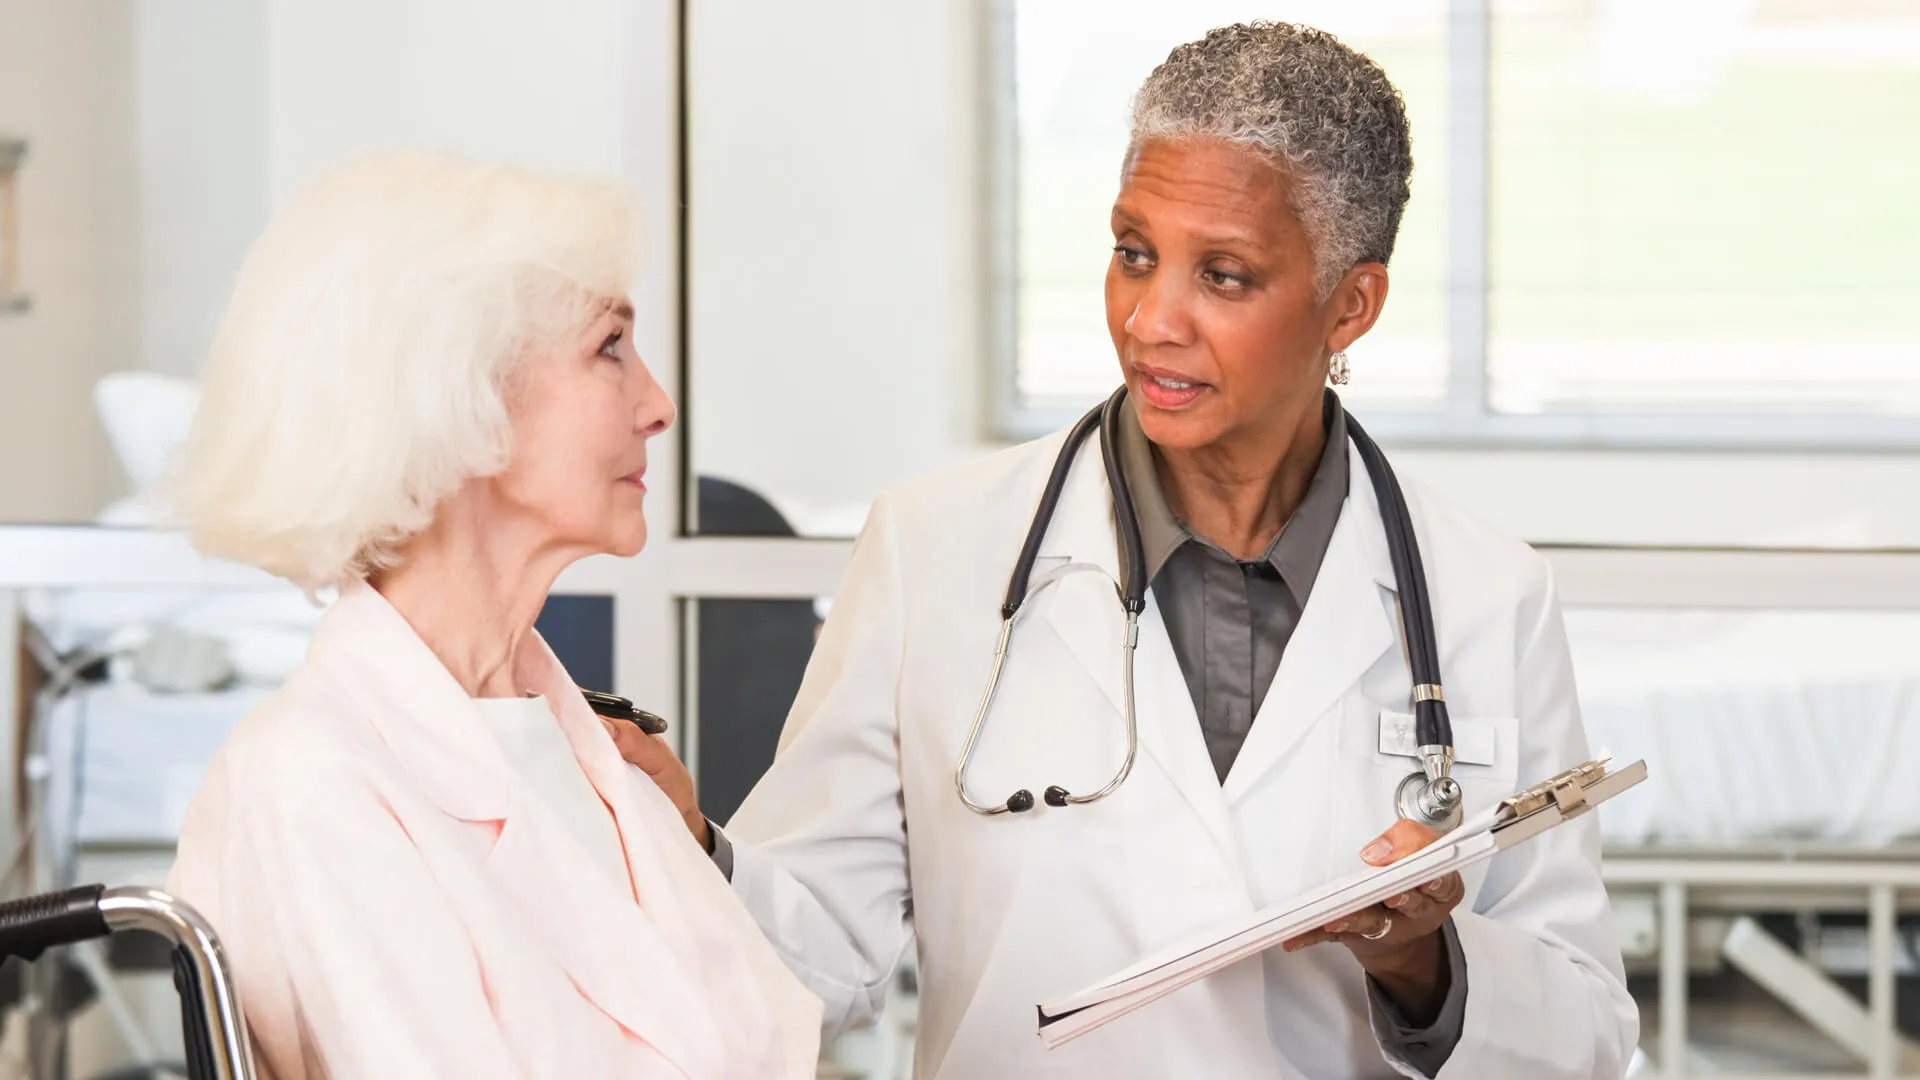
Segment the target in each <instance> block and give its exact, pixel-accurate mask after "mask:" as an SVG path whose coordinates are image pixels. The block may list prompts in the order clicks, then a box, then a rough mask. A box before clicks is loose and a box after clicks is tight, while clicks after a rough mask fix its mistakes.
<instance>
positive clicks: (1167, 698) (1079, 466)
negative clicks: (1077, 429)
mask: <svg viewBox="0 0 1920 1080" xmlns="http://www.w3.org/2000/svg"><path fill="white" fill-rule="evenodd" d="M1097 439H1098V437H1097V436H1095V437H1094V438H1090V439H1088V440H1087V445H1086V446H1085V447H1083V448H1082V449H1081V452H1080V456H1079V458H1078V460H1077V461H1076V463H1075V465H1074V470H1073V473H1072V475H1071V477H1070V478H1069V479H1068V481H1067V486H1066V488H1065V489H1064V490H1063V491H1062V492H1061V497H1060V507H1059V510H1058V511H1057V512H1056V513H1055V514H1054V524H1053V528H1052V529H1050V530H1049V531H1048V533H1047V538H1046V540H1045V542H1044V543H1043V544H1042V545H1041V548H1040V559H1041V563H1042V568H1043V569H1044V568H1045V566H1046V564H1047V563H1049V562H1051V563H1052V564H1053V565H1055V566H1057V565H1058V564H1059V563H1060V561H1061V560H1067V561H1071V562H1075V563H1090V564H1093V565H1095V566H1098V567H1099V568H1100V569H1101V570H1102V571H1104V572H1105V573H1106V575H1107V576H1108V578H1109V579H1111V581H1112V582H1117V581H1118V580H1119V578H1120V570H1119V564H1120V555H1119V541H1118V537H1117V535H1116V533H1115V525H1114V519H1113V498H1112V495H1111V493H1110V492H1109V491H1108V488H1107V480H1106V473H1105V471H1104V470H1103V469H1102V466H1101V458H1100V450H1099V444H1098V441H1097ZM1039 576H1040V573H1039V572H1038V571H1036V573H1035V578H1036V579H1038V578H1039ZM1097 580H1098V576H1097V575H1094V574H1090V573H1089V574H1072V575H1069V576H1068V577H1067V578H1065V579H1063V580H1062V582H1061V584H1059V585H1057V586H1054V587H1053V588H1051V589H1048V590H1047V591H1046V592H1045V593H1042V594H1040V596H1039V599H1038V601H1037V605H1038V606H1039V607H1040V608H1041V610H1043V611H1045V612H1046V617H1047V621H1048V622H1049V623H1051V624H1052V626H1053V628H1054V630H1055V632H1057V633H1058V634H1059V635H1060V637H1061V639H1062V640H1064V641H1065V642H1066V644H1067V647H1068V649H1069V650H1071V651H1072V653H1073V655H1074V658H1075V659H1076V660H1078V661H1079V663H1080V666H1081V667H1082V668H1084V669H1086V672H1087V674H1088V675H1089V676H1090V677H1092V679H1093V680H1094V682H1096V683H1097V684H1098V685H1099V687H1100V689H1101V691H1102V692H1103V693H1104V694H1105V695H1106V697H1107V700H1108V701H1109V703H1111V705H1112V706H1113V710H1114V715H1115V719H1116V721H1119V720H1121V719H1123V718H1124V717H1125V715H1126V713H1125V709H1126V699H1125V693H1124V687H1125V671H1124V667H1123V664H1124V660H1125V654H1124V652H1123V647H1124V644H1125V635H1126V617H1125V615H1124V613H1123V611H1122V609H1121V606H1120V602H1119V598H1118V597H1117V596H1116V595H1115V594H1114V592H1113V586H1112V585H1111V584H1108V585H1106V586H1102V588H1104V589H1105V591H1104V592H1100V591H1097V590H1096V588H1095V587H1094V583H1095V582H1097ZM1016 637H1017V634H1016ZM1018 651H1019V647H1018V646H1017V645H1016V646H1015V647H1014V649H1013V652H1014V653H1018ZM1134 692H1135V695H1136V701H1135V702H1134V706H1135V708H1134V713H1135V717H1136V722H1137V723H1138V725H1139V734H1140V748H1141V751H1142V752H1143V754H1144V755H1145V756H1146V757H1148V758H1151V759H1152V760H1153V761H1154V762H1156V763H1157V764H1158V766H1159V768H1160V769H1161V770H1162V771H1163V772H1165V773H1166V775H1167V777H1168V778H1169V779H1170V780H1172V781H1173V785H1174V787H1175V788H1177V789H1178V790H1179V792H1180V795H1181V797H1182V798H1183V799H1185V800H1186V802H1187V803H1188V805H1190V806H1191V807H1193V811H1194V813H1195V814H1197V815H1198V816H1199V818H1200V820H1201V821H1202V822H1203V823H1204V824H1205V825H1206V828H1207V832H1208V833H1209V834H1210V835H1211V836H1212V838H1213V840H1214V842H1215V843H1216V844H1217V845H1218V846H1219V848H1220V850H1221V853H1222V854H1223V856H1224V857H1226V859H1227V860H1228V862H1229V863H1232V864H1234V865H1236V867H1237V864H1238V858H1237V856H1236V855H1235V851H1236V845H1235V844H1234V841H1233V826H1232V823H1231V821H1230V820H1229V816H1228V813H1227V804H1226V800H1225V799H1224V798H1223V797H1222V795H1221V791H1220V779H1219V777H1218V776H1217V775H1215V773H1214V771H1213V762H1212V759H1211V758H1209V757H1208V756H1207V747H1206V740H1205V739H1204V738H1203V737H1202V736H1201V734H1200V720H1199V716H1198V714H1196V713H1195V712H1194V708H1193V697H1192V695H1191V694H1189V693H1188V691H1187V683H1186V679H1185V678H1184V677H1183V676H1182V675H1181V673H1180V662H1179V660H1178V658H1176V657H1175V656H1174V652H1173V642H1172V641H1171V639H1169V638H1168V636H1167V628H1166V624H1165V622H1164V621H1163V620H1162V619H1161V617H1160V609H1159V605H1158V604H1157V603H1155V601H1154V598H1153V594H1152V592H1151V591H1149V592H1148V594H1147V606H1146V610H1145V611H1144V612H1142V613H1141V617H1140V640H1139V645H1138V646H1137V648H1136V650H1135V655H1134ZM1136 767H1137V763H1136Z"/></svg>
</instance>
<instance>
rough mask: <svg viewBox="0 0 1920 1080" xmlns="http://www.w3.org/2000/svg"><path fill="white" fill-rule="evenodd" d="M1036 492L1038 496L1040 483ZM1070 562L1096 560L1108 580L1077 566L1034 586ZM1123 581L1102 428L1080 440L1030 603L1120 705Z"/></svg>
mask: <svg viewBox="0 0 1920 1080" xmlns="http://www.w3.org/2000/svg"><path fill="white" fill-rule="evenodd" d="M1035 497H1036V501H1037V499H1038V491H1037V490H1036V492H1035ZM1063 563H1078V564H1086V565H1091V566H1094V567H1097V568H1099V570H1100V571H1101V573H1102V574H1104V575H1106V577H1105V580H1104V581H1103V580H1102V579H1101V576H1100V574H1094V573H1086V572H1075V573H1070V574H1067V575H1065V576H1064V577H1062V578H1061V579H1060V580H1059V582H1058V583H1057V584H1055V585H1053V586H1051V587H1048V588H1046V589H1043V590H1041V591H1039V592H1037V593H1036V592H1034V591H1033V587H1034V586H1036V585H1039V584H1040V583H1041V581H1042V579H1044V578H1045V577H1046V575H1047V574H1048V572H1049V571H1052V570H1056V569H1058V568H1059V567H1060V566H1061V565H1062V564H1063ZM1119 580H1120V555H1119V544H1118V541H1117V539H1116V537H1115V534H1114V524H1113V499H1112V496H1111V495H1110V494H1109V493H1108V490H1107V480H1106V473H1105V471H1104V470H1103V469H1102V467H1101V458H1100V436H1099V435H1098V434H1097V433H1096V434H1094V435H1093V436H1091V437H1089V438H1088V439H1087V441H1086V442H1085V443H1084V444H1083V445H1082V446H1081V448H1080V453H1079V456H1078V457H1077V458H1076V459H1075V461H1074V467H1073V471H1072V472H1071V473H1070V474H1068V477H1067V484H1066V487H1065V488H1063V489H1062V490H1061V492H1060V503H1059V506H1058V507H1057V508H1056V509H1055V511H1054V514H1053V524H1052V526H1051V527H1050V528H1049V529H1048V530H1047V535H1046V537H1045V538H1044V540H1043V541H1042V542H1041V545H1040V552H1039V556H1038V559H1037V561H1036V564H1035V569H1034V573H1033V578H1032V580H1031V581H1030V582H1029V584H1028V594H1027V596H1028V599H1027V606H1028V607H1029V609H1032V608H1037V609H1038V610H1039V611H1042V612H1045V613H1046V620H1047V622H1048V623H1049V624H1051V625H1052V627H1053V629H1054V632H1055V633H1057V634H1059V635H1060V639H1061V640H1062V641H1064V642H1065V643H1066V645H1067V648H1068V650H1069V651H1071V652H1072V653H1073V656H1074V659H1075V660H1077V661H1079V663H1080V666H1081V667H1082V668H1084V669H1085V670H1086V673H1087V675H1088V676H1089V677H1090V678H1091V679H1092V680H1093V682H1094V683H1095V684H1096V685H1098V686H1099V687H1100V691H1101V693H1103V694H1105V695H1106V698H1107V700H1108V702H1110V703H1111V704H1112V705H1113V708H1114V711H1115V712H1120V710H1122V709H1124V708H1125V701H1124V698H1123V694H1122V685H1123V679H1124V672H1123V670H1122V666H1121V661H1122V656H1121V647H1122V645H1123V644H1124V643H1125V636H1126V615H1125V613H1124V612H1123V611H1122V609H1121V606H1120V597H1119V594H1118V593H1117V591H1116V589H1117V588H1118V585H1117V583H1118V582H1119ZM1029 614H1031V611H1029V612H1026V613H1023V614H1022V616H1021V621H1022V622H1025V621H1026V620H1027V618H1028V615H1029ZM1024 629H1025V628H1024V627H1021V628H1016V629H1015V631H1014V640H1015V644H1014V645H1013V646H1012V648H1011V649H1010V650H1009V653H1008V656H1009V662H1010V663H1011V662H1015V658H1017V656H1018V654H1019V653H1020V646H1019V644H1018V641H1019V638H1020V635H1021V632H1022V630H1024ZM1123 715H1124V714H1123Z"/></svg>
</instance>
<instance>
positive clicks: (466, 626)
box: [369, 486, 581, 697]
mask: <svg viewBox="0 0 1920 1080" xmlns="http://www.w3.org/2000/svg"><path fill="white" fill-rule="evenodd" d="M580 554H581V553H579V552H573V551H568V550H566V549H564V548H563V547H561V546H559V545H556V544H554V543H552V542H551V540H550V538H549V537H548V536H547V535H546V533H545V530H543V529H541V528H539V527H538V525H537V524H536V523H534V522H531V521H527V520H525V519H523V518H519V517H517V516H515V515H512V514H508V513H503V512H502V509H501V508H500V507H499V506H498V505H497V504H495V503H494V502H493V500H491V499H490V498H489V497H488V495H487V493H486V491H485V489H484V488H480V487H477V486H475V487H470V488H468V489H465V490H463V491H461V492H459V493H457V494H455V495H454V496H452V497H450V498H449V499H447V500H446V501H445V502H444V503H442V504H441V506H440V507H439V509H438V510H437V511H436V512H435V514H434V520H433V524H431V525H429V526H428V527H427V529H426V530H425V531H423V532H421V533H419V534H418V535H416V536H414V537H412V538H411V539H409V540H408V541H407V543H406V544H405V545H404V546H403V547H402V549H401V552H400V561H399V562H398V563H397V564H396V565H394V566H393V567H391V568H388V569H385V570H382V571H379V572H377V573H375V574H374V575H373V576H372V577H371V578H370V579H369V584H371V585H372V586H373V588H374V589H376V590H377V591H378V592H379V593H380V595H381V596H383V597H385V598H386V600H387V602H388V603H390V604H392V605H393V607H394V610H396V611H398V612H399V613H400V615H401V617H402V618H404V619H406V620H407V624H408V625H409V626H411V627H412V628H413V631H414V633H416V634H419V635H420V639H421V640H422V641H424V642H425V643H426V645H427V648H429V649H431V650H433V654H434V655H435V656H436V657H438V658H439V659H440V663H441V664H442V665H444V666H445V667H446V669H447V671H448V673H449V674H451V675H452V676H453V677H454V680H455V681H457V682H458V683H459V684H460V686H461V688H462V689H464V690H465V691H466V692H467V693H468V695H470V696H472V697H519V696H521V695H522V694H523V693H525V692H526V690H527V689H528V688H527V687H523V686H520V685H518V684H517V682H516V679H517V674H516V673H517V671H518V664H519V658H520V650H521V649H522V648H523V647H524V646H525V644H526V642H527V640H528V637H529V636H530V634H531V633H532V631H533V623H534V620H535V619H537V618H539V617H540V609H541V608H542V607H544V606H545V605H546V602H547V593H548V592H549V591H550V590H551V589H552V587H553V582H554V580H555V579H556V578H558V577H559V576H560V572H561V571H562V570H564V569H565V568H566V567H567V565H568V564H569V563H571V562H573V561H574V560H575V559H576V558H579V557H580Z"/></svg>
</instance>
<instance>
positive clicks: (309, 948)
mask: <svg viewBox="0 0 1920 1080" xmlns="http://www.w3.org/2000/svg"><path fill="white" fill-rule="evenodd" d="M518 674H519V677H520V678H521V679H522V680H523V682H522V685H524V686H525V687H526V688H528V689H531V690H534V691H536V692H539V693H542V694H545V695H546V696H547V699H548V700H549V701H550V702H557V703H559V704H560V709H559V719H560V726H561V727H562V729H563V730H564V731H565V733H566V736H567V740H568V742H569V743H571V744H572V746H573V752H574V756H575V757H576V758H578V759H579V761H580V764H581V766H582V767H583V768H584V769H585V771H586V774H587V777H588V779H589V780H591V781H592V783H593V786H594V787H595V788H596V789H597V790H598V791H599V793H600V797H601V798H602V799H604V800H605V801H606V803H607V805H608V806H609V807H610V808H611V809H612V812H613V817H614V820H615V823H616V825H617V826H618V828H619V832H620V839H621V842H622V844H623V845H624V846H625V849H626V858H627V869H628V871H629V872H630V877H631V881H630V882H622V883H615V882H613V881H611V880H609V878H608V876H607V874H606V873H605V871H604V870H603V869H601V868H600V867H599V866H598V865H596V864H595V863H594V861H593V860H592V858H591V856H589V855H588V854H587V852H586V851H585V850H583V849H582V848H581V847H580V845H579V843H578V842H577V841H576V840H575V839H574V836H573V834H572V833H571V832H570V831H569V830H568V829H567V828H566V827H565V825H564V824H562V822H561V821H560V820H559V819H558V818H557V817H556V816H555V814H554V812H553V811H552V810H551V809H550V808H549V807H548V806H547V805H546V804H545V803H544V802H542V801H540V799H539V798H538V797H537V796H536V795H535V794H534V793H533V791H532V790H531V789H530V788H529V787H527V786H526V785H525V784H524V783H523V782H522V781H521V780H520V778H519V775H518V774H517V773H516V772H515V770H514V769H513V767H512V766H511V765H510V764H509V762H508V761H507V760H506V759H505V757H504V755H503V752H502V751H501V749H500V746H499V744H498V742H497V741H496V740H495V739H494V738H493V735H492V733H491V731H490V730H489V728H488V727H487V725H486V723H485V722H484V721H483V720H482V719H481V718H480V717H479V715H478V714H477V711H476V710H475V709H474V707H473V704H472V702H471V700H470V699H469V698H468V697H467V696H466V694H465V693H464V692H462V690H461V688H460V686H459V685H458V684H457V683H456V682H455V681H454V680H453V678H452V676H450V675H449V674H448V673H447V671H446V669H445V668H444V667H443V666H442V665H441V664H440V662H439V660H438V658H436V657H435V656H434V655H433V653H432V652H431V651H430V650H429V649H428V648H427V647H426V645H425V643H423V642H422V641H421V640H420V638H419V637H418V636H417V635H415V634H414V632H413V630H412V628H411V627H409V626H408V625H407V623H406V621H405V620H404V619H402V618H401V617H400V615H399V613H398V612H396V611H395V610H394V609H393V608H392V607H391V606H390V605H389V604H388V603H387V602H386V600H385V599H384V598H383V597H381V596H380V594H379V593H377V592H375V591H374V590H373V589H371V588H367V587H365V586H361V587H357V588H353V589H349V590H347V591H346V592H345V594H343V595H342V596H341V597H340V599H339V600H338V601H337V602H336V603H335V604H334V605H333V607H332V608H331V609H330V610H329V611H328V612H327V614H326V616H325V618H323V619H322V620H321V624H320V627H319V629H318V631H317V633H316V635H315V638H314V641H313V645H312V647H311V649H310V651H309V653H308V656H307V661H306V664H305V665H304V666H303V667H302V668H301V669H300V670H299V671H298V672H297V673H296V674H295V675H294V676H293V678H292V679H290V680H289V681H288V682H287V684H286V686H285V687H283V688H282V689H281V691H280V692H279V693H278V694H276V695H275V696H274V697H272V698H271V699H270V700H268V701H267V702H266V703H265V704H263V705H261V706H260V707H259V708H258V709H257V710H255V711H254V712H253V713H252V714H250V715H249V716H248V717H247V718H246V719H245V720H244V721H242V722H241V724H240V726H239V727H238V728H237V729H235V731H234V733H233V736H232V737H231V739H229V740H228V742H227V745H226V746H225V747H224V748H223V749H222V750H221V752H220V754H219V755H218V756H217V757H216V758H215V760H214V762H213V765H212V767H211V769H210V770H209V771H208V774H207V777H206V780H205V782H204V785H203V786H202V788H201V789H200V792H199V794H198V795H197V796H196V797H195V798H194V801H193V804H192V806H191V808H190V809H189V811H188V814H187V819H186V825H185V828H184V831H183V832H182V835H181V838H180V848H179V856H178V859H177V861H176V862H175V864H174V868H173V874H172V876H171V878H170V880H169V882H168V888H169V889H170V890H171V891H173V892H174V893H176V894H177V895H179V896H181V897H183V898H185V899H186V900H188V901H189V902H191V903H192V904H194V905H195V906H196V907H198V908H199V909H200V910H201V912H203V913H204V914H205V915H206V916H207V917H208V918H209V919H210V920H211V921H212V923H213V926H214V929H215V930H216V931H217V932H218V933H219V935H220V937H221V939H222V940H223V942H224V943H225V946H226V950H227V953H228V956H229V958H230V959H231V961H232V963H233V965H234V969H235V972H236V978H237V981H238V983H239V987H240V992H241V994H242V995H243V998H244V1001H245V1005H246V1010H247V1018H248V1021H249V1025H250V1027H251V1029H252V1032H253V1038H254V1045H255V1053H256V1056H257V1058H258V1064H259V1065H260V1066H261V1068H262V1069H263V1071H264V1072H265V1073H266V1074H267V1075H268V1076H271V1077H275V1078H277V1080H295V1078H301V1077H323V1076H333V1077H385V1076H393V1077H420V1078H425V1077H442V1076H444V1077H459V1078H461V1080H482V1078H491V1077H503V1078H504V1077H554V1078H566V1080H583V1078H588V1077H596V1078H597V1077H619V1078H623V1080H624V1078H636V1080H639V1078H651V1077H675V1078H680V1077H686V1078H691V1080H707V1078H714V1080H722V1078H735V1077H738V1078H743V1080H744V1078H753V1080H761V1078H776V1077H811V1076H813V1075H814V1072H815V1068H816V1061H817V1059H818V1053H819V1038H820V1004H819V1002H818V1001H817V1000H816V999H815V998H814V997H813V996H812V995H810V994H809V993H808V992H807V991H806V990H805V989H803V988H802V987H801V985H800V984H799V982H798V981H797V980H796V979H795V978H794V977H793V976H792V975H791V974H790V973H789V972H788V971H787V969H786V967H785V966H784V965H783V964H782V963H781V961H780V958H779V957H778V956H777V955H776V954H775V952H774V950H773V948H772V947H771V946H770V945H768V943H767V941H766V939H765V938H764V937H762V936H761V934H760V931H759V930H758V928H756V927H755V925H754V923H753V921H752V919H751V918H750V917H749V916H748V915H747V912H746V910H745V909H744V908H743V907H742V906H741V905H740V902H739V901H738V900H737V899H736V898H735V896H734V893H733V891H732V889H731V888H729V887H728V885H727V883H726V881H725V880H723V879H722V877H721V876H720V874H719V872H718V871H717V870H716V869H715V868H714V866H713V864H712V861H711V860H710V859H708V857H707V855H706V853H705V852H702V851H701V850H700V849H699V846H698V845H697V844H696V843H694V841H693V838H692V837H691V836H690V835H689V834H688V833H687V830H686V827H685V826H684V825H683V824H682V823H681V820H680V816H679V814H678V812H677V811H676V810H675V809H674V807H673V805H672V803H671V802H670V801H669V800H668V799H667V798H666V796H665V795H664V794H662V793H661V791H660V790H659V788H658V787H656V786H655V785H654V784H653V782H652V781H651V780H649V779H648V778H647V776H646V774H644V773H642V772H641V771H640V770H638V769H636V768H633V767H632V766H630V765H627V764H626V763H625V762H624V761H622V760H621V759H620V756H619V754H618V753H617V752H616V751H615V749H614V747H613V743H612V741H611V740H609V739H608V738H607V735H606V732H605V730H604V729H602V727H601V725H600V721H599V719H598V718H597V717H596V716H594V715H593V713H592V711H591V710H590V709H588V707H587V706H586V704H585V702H584V701H583V700H582V699H581V697H580V695H579V692H578V691H577V690H576V689H575V688H574V685H573V683H572V681H571V680H570V679H568V678H567V674H566V672H565V671H564V670H563V669H562V668H561V667H560V664H559V662H558V661H557V660H555V659H554V656H553V653H552V652H551V651H549V650H548V649H547V647H546V644H545V643H544V642H542V641H540V639H539V636H538V635H537V634H536V635H533V636H532V638H531V640H530V641H529V642H528V645H527V647H525V648H523V649H522V650H521V661H520V671H519V673H518Z"/></svg>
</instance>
